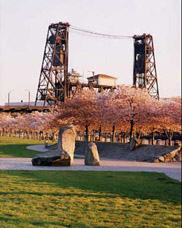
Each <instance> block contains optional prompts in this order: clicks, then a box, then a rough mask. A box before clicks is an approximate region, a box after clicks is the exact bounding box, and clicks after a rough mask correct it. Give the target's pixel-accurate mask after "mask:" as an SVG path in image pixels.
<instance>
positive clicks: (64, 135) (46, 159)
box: [32, 126, 76, 166]
mask: <svg viewBox="0 0 182 228" xmlns="http://www.w3.org/2000/svg"><path fill="white" fill-rule="evenodd" d="M75 138H76V133H75V130H74V128H73V127H72V126H66V127H63V128H61V129H60V131H59V137H58V150H56V151H47V152H43V153H42V154H40V155H38V156H36V157H34V158H33V159H32V165H35V166H70V165H72V163H73V158H74V151H75Z"/></svg>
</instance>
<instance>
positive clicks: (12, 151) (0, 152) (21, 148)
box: [0, 144, 40, 158]
mask: <svg viewBox="0 0 182 228" xmlns="http://www.w3.org/2000/svg"><path fill="white" fill-rule="evenodd" d="M31 145H32V144H11V145H0V157H15V158H18V157H22V158H32V157H34V156H35V155H37V154H38V153H40V152H38V151H33V150H29V149H26V147H27V146H31Z"/></svg>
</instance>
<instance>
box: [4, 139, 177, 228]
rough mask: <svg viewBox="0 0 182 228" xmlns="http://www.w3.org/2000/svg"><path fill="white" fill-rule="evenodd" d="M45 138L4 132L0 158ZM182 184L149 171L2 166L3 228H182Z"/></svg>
mask: <svg viewBox="0 0 182 228" xmlns="http://www.w3.org/2000/svg"><path fill="white" fill-rule="evenodd" d="M39 143H42V142H40V141H35V140H26V139H19V138H9V137H0V157H33V156H35V155H36V154H37V152H35V151H30V150H27V149H26V147H27V146H28V145H33V144H39ZM180 188H181V184H180V183H179V182H178V181H175V180H172V179H170V178H169V177H166V176H165V175H164V174H158V173H147V172H135V173H134V172H83V171H17V170H16V171H12V170H7V171H5V170H1V171H0V228H32V227H49V228H54V227H74V228H77V227H78V228H83V227H84V228H87V227H88V228H92V227H98V228H99V227H100V228H101V227H108V228H111V227H113V228H115V227H116V228H117V227H121V228H152V227H155V228H178V227H181V215H180V210H181V206H180V205H181V193H180V190H181V189H180Z"/></svg>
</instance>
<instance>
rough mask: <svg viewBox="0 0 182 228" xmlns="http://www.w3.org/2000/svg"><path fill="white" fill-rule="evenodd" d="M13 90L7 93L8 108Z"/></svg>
mask: <svg viewBox="0 0 182 228" xmlns="http://www.w3.org/2000/svg"><path fill="white" fill-rule="evenodd" d="M13 91H14V90H11V91H9V92H8V106H9V103H10V94H11V93H12V92H13Z"/></svg>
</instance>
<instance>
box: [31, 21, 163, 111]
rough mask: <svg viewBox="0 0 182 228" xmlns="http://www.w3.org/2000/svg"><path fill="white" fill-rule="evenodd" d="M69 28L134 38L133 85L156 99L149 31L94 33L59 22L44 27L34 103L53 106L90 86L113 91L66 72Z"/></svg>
mask: <svg viewBox="0 0 182 228" xmlns="http://www.w3.org/2000/svg"><path fill="white" fill-rule="evenodd" d="M69 30H75V31H77V32H79V33H80V34H83V33H87V34H91V35H94V36H102V37H103V38H111V39H123V38H128V39H131V38H132V39H134V67H133V86H135V87H139V88H147V89H148V91H149V94H151V96H153V97H155V98H157V99H159V89H158V82H157V72H156V64H155V56H154V45H153V38H152V36H151V35H150V34H143V35H141V36H136V35H135V36H120V35H108V34H102V33H96V32H92V31H88V30H84V29H81V28H78V27H74V26H71V25H70V24H69V23H63V22H59V23H56V24H51V25H49V27H48V32H47V37H46V44H45V49H44V54H43V61H42V66H41V72H40V77H39V83H38V89H37V94H36V100H35V106H36V105H37V102H38V101H43V102H44V106H50V107H54V106H56V105H57V104H58V103H60V102H65V101H66V99H67V98H70V97H72V96H74V94H75V92H76V91H78V90H79V89H83V88H85V87H87V88H94V89H97V90H98V91H102V90H103V89H107V90H113V89H114V88H115V87H113V86H101V85H96V84H92V83H87V84H86V83H81V82H79V81H77V82H74V81H73V80H71V77H72V75H71V74H70V73H69V72H68V59H69V58H68V49H69V45H68V44H69Z"/></svg>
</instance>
